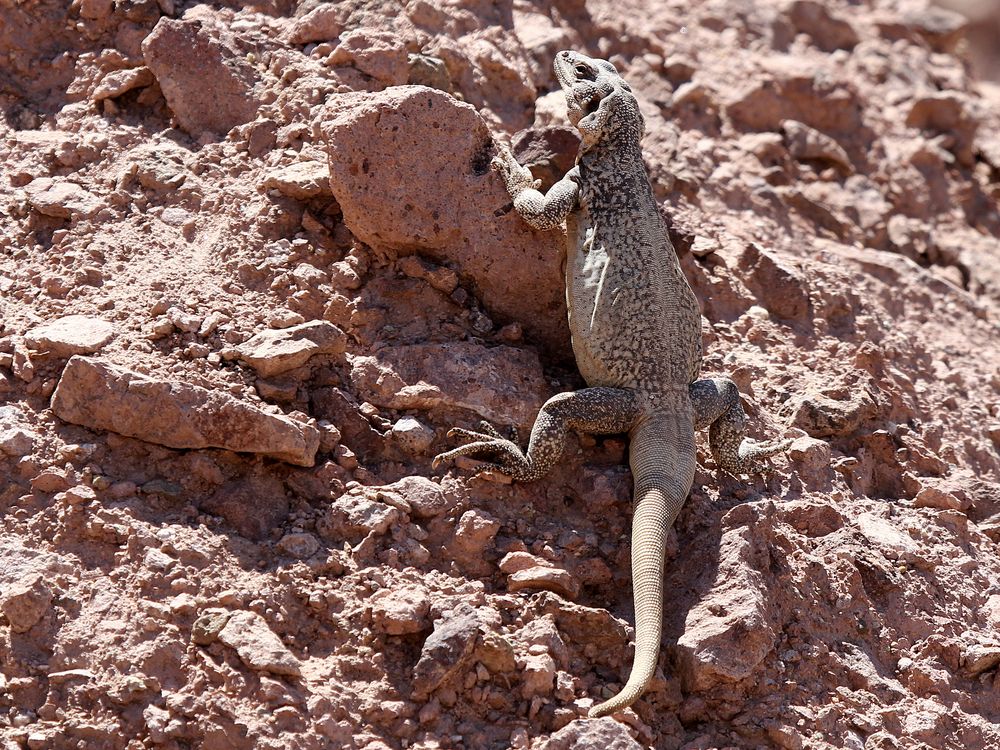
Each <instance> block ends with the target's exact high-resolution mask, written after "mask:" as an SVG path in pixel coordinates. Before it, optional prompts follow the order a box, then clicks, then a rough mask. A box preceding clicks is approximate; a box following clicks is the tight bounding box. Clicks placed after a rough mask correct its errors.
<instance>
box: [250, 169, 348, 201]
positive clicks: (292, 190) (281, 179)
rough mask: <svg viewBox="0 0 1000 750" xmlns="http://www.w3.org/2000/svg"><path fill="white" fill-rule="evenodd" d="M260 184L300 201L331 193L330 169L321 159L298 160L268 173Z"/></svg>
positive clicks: (330, 194)
mask: <svg viewBox="0 0 1000 750" xmlns="http://www.w3.org/2000/svg"><path fill="white" fill-rule="evenodd" d="M261 185H262V186H263V187H264V188H265V189H268V190H277V191H278V192H279V193H282V194H283V195H287V196H288V197H289V198H295V199H296V200H300V201H305V200H309V199H310V198H316V197H318V196H321V195H328V196H332V195H333V193H331V192H330V169H329V167H327V166H326V164H325V163H324V162H321V161H299V162H295V163H294V164H289V165H288V166H285V167H280V168H278V169H276V170H275V171H274V172H271V173H269V174H268V175H267V177H265V178H264V180H263V182H262V183H261Z"/></svg>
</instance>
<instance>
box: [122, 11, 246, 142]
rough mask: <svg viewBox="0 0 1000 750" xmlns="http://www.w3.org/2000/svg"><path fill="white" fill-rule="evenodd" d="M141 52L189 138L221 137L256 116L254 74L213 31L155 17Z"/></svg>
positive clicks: (222, 37) (200, 26) (234, 51)
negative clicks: (151, 29)
mask: <svg viewBox="0 0 1000 750" xmlns="http://www.w3.org/2000/svg"><path fill="white" fill-rule="evenodd" d="M142 54H143V56H144V58H145V61H146V65H147V66H148V67H149V69H150V70H151V71H152V72H153V75H155V76H156V81H157V83H159V84H160V89H161V90H162V91H163V96H164V98H165V99H166V100H167V104H169V105H170V110H171V112H173V114H174V117H176V118H177V122H178V123H179V124H180V126H181V127H182V128H184V129H185V130H186V131H188V132H189V133H191V134H192V135H194V136H199V135H201V134H202V133H203V132H205V131H210V132H212V133H216V134H219V135H224V134H226V133H228V132H229V131H230V130H232V129H233V128H234V127H236V126H237V125H241V124H243V123H245V122H250V121H251V120H253V119H254V118H255V117H256V115H257V107H258V102H257V99H256V94H255V90H254V87H255V85H256V83H257V73H256V71H255V70H254V68H253V66H252V65H250V64H249V63H248V62H247V61H246V58H245V57H244V56H243V55H240V54H239V53H238V52H237V51H236V49H234V47H233V46H231V45H230V44H229V43H228V40H227V39H226V38H225V35H222V34H220V33H219V30H218V29H217V28H210V27H206V26H205V25H204V24H203V23H202V22H201V21H181V20H174V19H171V18H161V19H160V21H159V22H158V23H157V24H156V27H155V28H154V29H153V31H152V33H150V34H149V36H147V37H146V38H145V39H144V40H143V42H142Z"/></svg>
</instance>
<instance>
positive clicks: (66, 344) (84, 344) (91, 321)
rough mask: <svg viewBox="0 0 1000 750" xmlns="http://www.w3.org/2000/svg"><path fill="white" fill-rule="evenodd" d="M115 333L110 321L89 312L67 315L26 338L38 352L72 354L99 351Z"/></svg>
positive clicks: (33, 329) (59, 355)
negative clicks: (91, 315) (86, 313)
mask: <svg viewBox="0 0 1000 750" xmlns="http://www.w3.org/2000/svg"><path fill="white" fill-rule="evenodd" d="M114 335H115V328H114V326H113V325H112V324H111V323H110V322H108V321H106V320H102V319H101V318H93V317H90V316H88V315H67V316H65V317H62V318H57V319H56V320H53V321H50V322H48V323H43V324H42V325H40V326H37V327H35V328H32V329H31V330H30V331H28V332H27V333H26V334H25V335H24V340H25V343H27V344H28V346H30V347H31V348H32V349H34V350H36V351H42V352H47V353H49V354H52V355H54V356H56V357H71V356H73V355H74V354H92V353H93V352H96V351H98V350H99V349H101V348H102V347H103V346H104V345H105V344H107V343H108V342H109V341H111V339H112V338H113V337H114Z"/></svg>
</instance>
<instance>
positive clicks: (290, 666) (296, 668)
mask: <svg viewBox="0 0 1000 750" xmlns="http://www.w3.org/2000/svg"><path fill="white" fill-rule="evenodd" d="M218 638H219V640H220V641H222V642H223V643H225V644H226V645H227V646H229V647H230V648H233V649H235V650H236V653H237V654H239V657H240V659H241V660H242V661H243V663H244V664H246V665H247V666H248V667H250V668H251V669H254V670H258V671H265V672H272V673H274V674H281V675H289V676H292V677H295V676H298V675H299V674H301V671H302V667H301V665H300V664H299V660H298V659H296V658H295V656H294V655H293V654H292V652H291V651H289V650H288V648H287V647H286V646H285V644H284V643H282V642H281V639H280V638H278V636H277V635H275V634H274V631H272V630H271V628H270V627H268V624H267V620H265V619H264V618H263V617H261V616H260V615H259V614H257V613H256V612H249V611H243V612H233V614H232V615H230V617H229V619H228V620H227V621H226V624H225V626H224V627H223V628H222V630H220V631H219V635H218Z"/></svg>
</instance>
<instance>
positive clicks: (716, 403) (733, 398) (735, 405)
mask: <svg viewBox="0 0 1000 750" xmlns="http://www.w3.org/2000/svg"><path fill="white" fill-rule="evenodd" d="M690 393H691V403H692V405H693V406H694V411H695V425H696V427H698V428H702V427H708V428H709V431H708V444H709V447H710V448H711V450H712V457H713V458H714V459H715V463H716V464H718V466H719V468H721V469H723V470H724V471H726V472H728V473H730V474H734V475H740V474H756V473H759V472H760V471H761V470H762V464H761V462H762V460H763V459H765V458H767V457H768V456H773V455H774V454H776V453H780V452H782V451H784V450H787V448H788V446H789V445H791V444H792V441H791V440H773V441H767V442H759V441H757V440H753V439H752V438H748V437H747V436H746V422H747V417H746V413H745V412H744V411H743V405H742V404H741V403H740V392H739V389H738V388H737V387H736V383H734V382H733V381H732V380H730V379H728V378H712V379H706V380H697V381H695V382H694V383H692V384H691V385H690Z"/></svg>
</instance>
